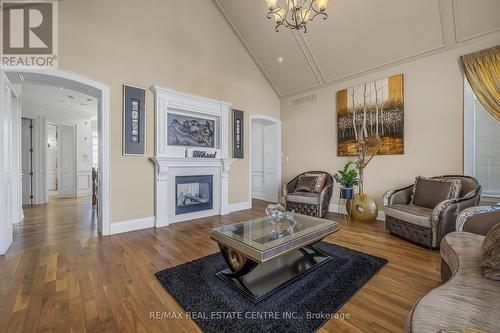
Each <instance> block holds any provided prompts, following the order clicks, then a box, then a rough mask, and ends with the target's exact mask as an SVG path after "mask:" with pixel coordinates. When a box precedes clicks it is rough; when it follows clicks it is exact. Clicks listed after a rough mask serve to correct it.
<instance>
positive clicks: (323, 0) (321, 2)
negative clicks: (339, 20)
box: [315, 0, 328, 12]
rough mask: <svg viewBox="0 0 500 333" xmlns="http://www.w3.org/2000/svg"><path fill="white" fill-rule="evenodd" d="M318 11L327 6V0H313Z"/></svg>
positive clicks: (322, 10)
mask: <svg viewBox="0 0 500 333" xmlns="http://www.w3.org/2000/svg"><path fill="white" fill-rule="evenodd" d="M315 1H316V6H318V9H319V11H320V12H324V11H325V10H326V7H327V6H328V0H315Z"/></svg>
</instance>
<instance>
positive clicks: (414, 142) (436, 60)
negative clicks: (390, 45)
mask: <svg viewBox="0 0 500 333" xmlns="http://www.w3.org/2000/svg"><path fill="white" fill-rule="evenodd" d="M499 43H500V33H496V34H494V35H490V36H489V37H488V38H486V39H483V40H482V41H481V42H479V43H478V42H476V43H468V44H467V45H466V46H463V47H460V48H456V49H452V50H450V51H447V52H444V53H441V54H436V55H431V56H428V57H425V58H421V59H419V60H415V61H412V62H407V63H404V64H400V65H395V66H393V67H390V68H388V69H384V70H381V71H378V72H376V73H372V74H369V75H366V76H363V77H359V78H356V79H352V80H346V81H344V82H340V83H338V84H335V85H332V86H328V87H325V88H320V89H317V90H314V91H312V92H309V93H303V94H301V95H297V96H303V95H307V94H310V93H317V102H316V103H310V104H303V105H300V106H296V107H293V106H292V98H293V97H296V96H292V97H286V98H283V99H282V100H281V120H282V124H283V129H282V130H283V132H282V136H283V152H284V161H283V177H284V179H283V181H288V180H289V179H291V178H293V177H294V176H296V175H297V174H299V173H300V172H303V171H306V170H325V171H329V172H332V173H333V172H336V171H337V170H338V169H341V168H342V167H343V166H344V164H345V163H346V162H347V161H348V160H349V158H347V157H337V153H336V150H337V138H336V115H335V105H336V101H335V94H336V92H337V91H338V90H341V89H345V88H347V87H350V86H352V85H355V84H361V83H364V82H366V81H372V80H375V79H380V78H384V77H387V76H391V75H395V74H400V73H403V74H404V94H405V112H406V113H405V154H404V155H393V156H377V157H375V158H374V159H373V160H372V162H371V164H370V165H369V166H368V168H367V169H366V176H365V179H366V180H365V192H366V193H367V194H369V195H371V196H373V197H375V198H376V200H377V202H378V203H379V207H381V202H382V196H383V193H384V192H385V191H387V190H389V189H393V188H397V187H400V186H402V185H406V184H409V183H411V182H412V181H413V179H414V177H415V176H418V175H423V176H433V175H440V174H460V173H462V172H463V74H462V72H461V68H460V65H459V56H460V55H463V54H467V53H469V52H472V51H474V50H479V49H483V48H486V47H489V46H493V45H496V44H499ZM287 159H288V161H287ZM335 190H336V192H335V194H334V196H333V197H332V203H338V194H337V193H338V186H337V185H335Z"/></svg>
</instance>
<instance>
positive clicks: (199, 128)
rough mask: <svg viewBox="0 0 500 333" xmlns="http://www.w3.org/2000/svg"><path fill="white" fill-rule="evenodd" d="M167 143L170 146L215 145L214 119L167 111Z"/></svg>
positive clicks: (210, 146)
mask: <svg viewBox="0 0 500 333" xmlns="http://www.w3.org/2000/svg"><path fill="white" fill-rule="evenodd" d="M167 122H168V144H169V145H172V146H189V147H209V148H214V147H215V139H214V136H215V135H214V133H215V121H214V120H213V119H209V118H203V119H202V118H197V117H190V116H185V115H182V114H176V113H168V115H167Z"/></svg>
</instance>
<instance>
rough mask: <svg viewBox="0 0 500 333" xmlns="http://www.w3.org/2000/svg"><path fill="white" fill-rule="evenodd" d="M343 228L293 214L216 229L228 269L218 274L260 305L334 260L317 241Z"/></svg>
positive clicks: (216, 238) (330, 222) (215, 233)
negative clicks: (279, 291)
mask: <svg viewBox="0 0 500 333" xmlns="http://www.w3.org/2000/svg"><path fill="white" fill-rule="evenodd" d="M338 230H339V225H338V223H337V222H335V221H330V220H326V219H321V218H317V217H312V216H307V215H302V214H293V215H290V216H288V217H286V218H282V219H271V218H268V217H262V218H257V219H254V220H249V221H245V222H239V223H235V224H230V225H224V226H221V227H217V228H214V229H212V237H211V238H212V239H213V240H215V241H217V242H218V243H219V248H220V251H221V253H222V255H223V257H224V260H225V261H226V263H227V265H228V268H227V269H225V270H223V271H221V272H219V273H217V276H218V277H219V278H220V279H222V280H223V281H225V282H226V283H228V284H229V285H230V286H231V287H233V288H234V289H236V290H237V291H239V292H240V293H241V294H242V295H244V296H245V297H247V298H248V299H250V300H251V301H253V302H255V303H257V302H260V301H261V300H263V299H265V298H266V297H268V296H270V295H272V294H273V293H275V292H276V291H278V290H280V289H281V288H283V287H285V286H286V285H288V284H290V283H292V282H293V281H295V280H297V279H298V278H300V277H302V276H304V275H305V274H307V273H310V272H311V271H313V270H314V269H316V268H318V267H319V266H321V265H322V264H324V263H326V262H328V261H329V260H331V258H330V257H329V256H328V255H326V254H324V253H322V252H321V251H319V250H317V249H316V248H315V247H314V243H317V242H319V241H320V240H322V239H323V238H324V237H326V236H328V235H329V234H332V233H334V232H336V231H338Z"/></svg>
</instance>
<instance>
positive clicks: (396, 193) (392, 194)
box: [384, 184, 413, 207]
mask: <svg viewBox="0 0 500 333" xmlns="http://www.w3.org/2000/svg"><path fill="white" fill-rule="evenodd" d="M412 193H413V184H411V185H409V186H406V187H403V188H400V189H397V190H393V191H387V192H385V194H384V207H385V206H390V205H396V204H403V205H407V204H409V203H410V200H411V194H412Z"/></svg>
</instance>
